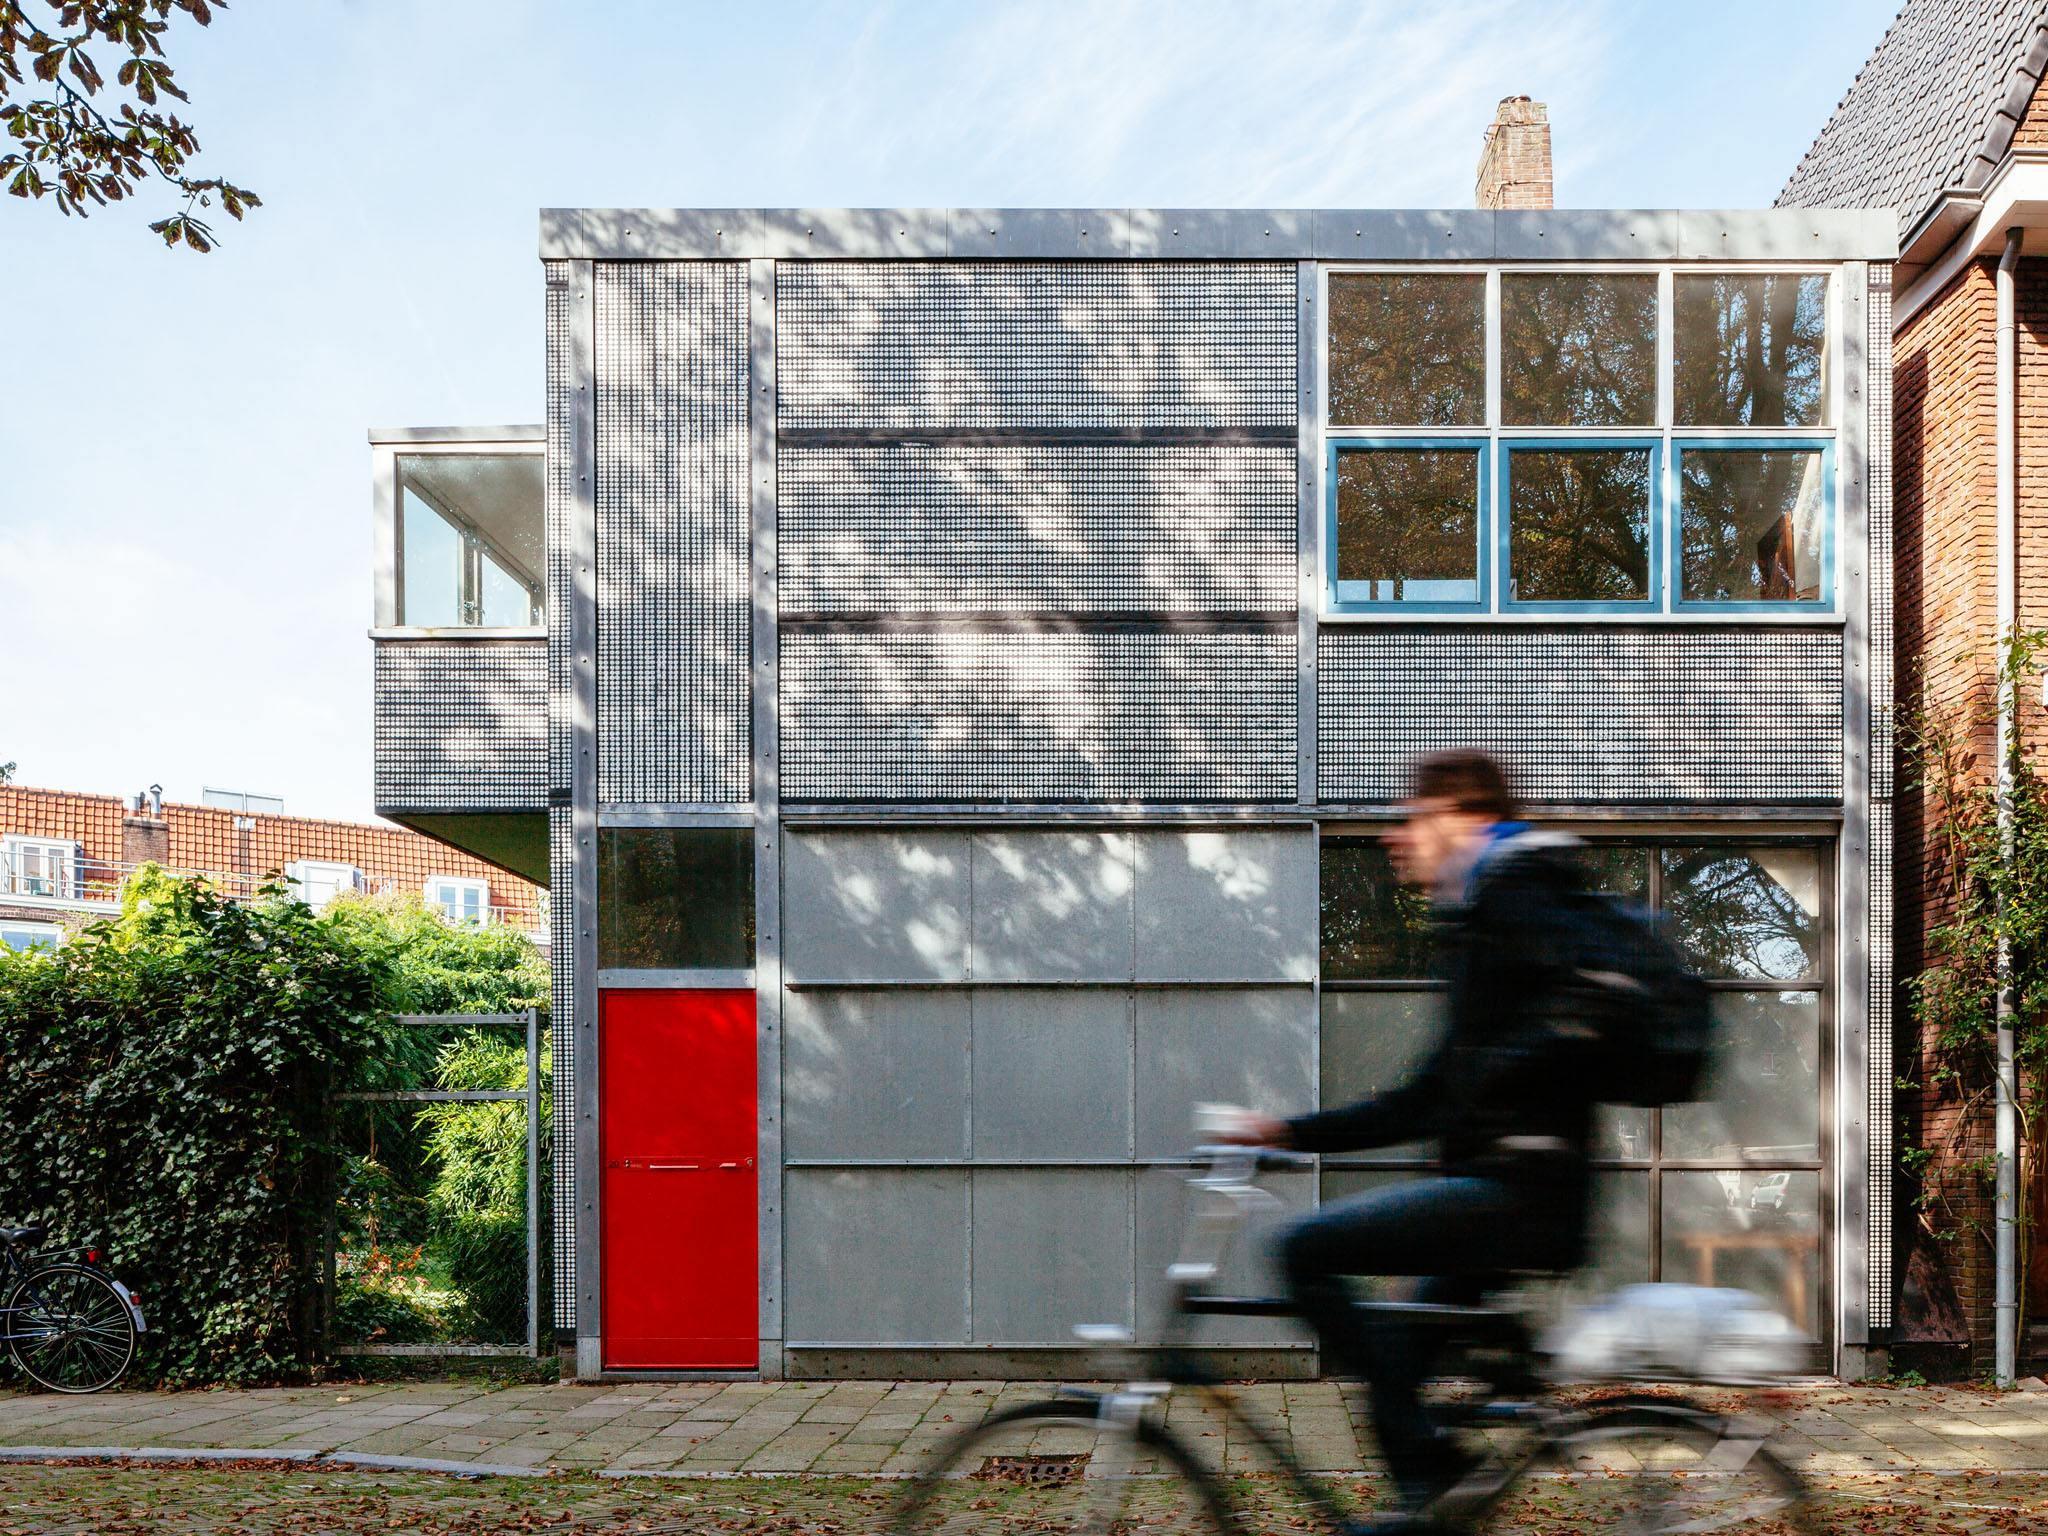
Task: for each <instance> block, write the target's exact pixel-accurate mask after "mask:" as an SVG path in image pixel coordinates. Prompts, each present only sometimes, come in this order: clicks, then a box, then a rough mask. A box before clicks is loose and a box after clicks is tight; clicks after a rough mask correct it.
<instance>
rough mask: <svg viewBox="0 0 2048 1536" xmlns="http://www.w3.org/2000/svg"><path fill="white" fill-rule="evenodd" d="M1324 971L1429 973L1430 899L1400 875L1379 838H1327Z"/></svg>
mask: <svg viewBox="0 0 2048 1536" xmlns="http://www.w3.org/2000/svg"><path fill="white" fill-rule="evenodd" d="M1322 860H1323V874H1322V908H1323V910H1322V921H1323V937H1322V950H1323V975H1324V976H1326V977H1330V978H1333V979H1340V980H1345V981H1377V980H1415V979H1420V978H1424V977H1427V976H1429V975H1430V974H1431V973H1430V963H1429V945H1430V932H1429V900H1428V898H1427V896H1425V895H1424V893H1423V892H1422V891H1421V890H1420V889H1419V888H1417V887H1415V886H1411V885H1403V884H1401V882H1400V881H1399V880H1397V879H1395V878H1394V866H1393V861H1392V860H1391V859H1389V858H1388V857H1387V851H1386V849H1385V848H1383V847H1381V846H1380V844H1379V841H1378V839H1377V838H1367V837H1356V838H1353V837H1346V838H1326V839H1324V841H1323V852H1322Z"/></svg>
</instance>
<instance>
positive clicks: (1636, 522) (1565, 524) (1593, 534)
mask: <svg viewBox="0 0 2048 1536" xmlns="http://www.w3.org/2000/svg"><path fill="white" fill-rule="evenodd" d="M1508 518H1509V535H1508V574H1509V579H1510V582H1511V584H1512V591H1513V594H1514V596H1515V598H1516V599H1517V600H1518V601H1520V602H1525V603H1529V602H1549V603H1560V602H1561V603H1583V602H1639V601H1641V600H1642V599H1644V598H1646V597H1648V596H1649V595H1650V452H1649V450H1648V449H1636V448H1629V449H1599V450H1576V449H1575V450H1571V451H1564V450H1558V451H1533V450H1530V449H1517V450H1515V451H1514V452H1513V453H1511V454H1510V456H1509V466H1508Z"/></svg>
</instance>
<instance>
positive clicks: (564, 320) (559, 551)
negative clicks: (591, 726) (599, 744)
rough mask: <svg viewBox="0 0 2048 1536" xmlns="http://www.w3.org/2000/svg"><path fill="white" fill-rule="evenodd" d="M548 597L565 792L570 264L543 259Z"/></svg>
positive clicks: (557, 770) (552, 710) (551, 706)
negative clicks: (546, 417) (546, 345)
mask: <svg viewBox="0 0 2048 1536" xmlns="http://www.w3.org/2000/svg"><path fill="white" fill-rule="evenodd" d="M546 271H547V311H548V317H547V324H548V357H547V376H548V379H547V391H548V420H547V434H548V438H547V478H546V481H545V497H546V502H545V505H546V509H547V510H546V537H547V581H548V586H547V598H548V788H549V789H550V790H560V791H561V792H562V793H563V794H567V793H568V792H569V763H570V753H571V750H572V749H571V747H570V744H569V736H570V731H569V724H570V711H571V709H572V704H571V696H572V693H573V691H574V690H573V685H572V683H571V682H570V673H571V668H570V662H569V654H570V639H569V602H570V596H571V593H572V592H573V590H574V582H573V580H572V578H571V575H570V571H571V564H572V560H573V556H572V555H571V553H570V542H571V541H570V535H569V523H570V508H571V506H572V505H573V487H572V482H571V479H570V476H571V475H572V474H573V473H574V469H573V468H572V462H573V454H572V452H571V450H570V446H569V433H570V430H571V419H572V400H573V397H574V395H575V384H574V383H573V381H572V379H571V375H572V373H573V372H574V370H573V368H572V366H571V361H570V356H569V351H570V348H569V307H570V298H569V279H570V273H569V264H568V263H567V262H565V261H551V262H548V263H547V267H546Z"/></svg>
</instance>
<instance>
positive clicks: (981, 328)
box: [776, 261, 1295, 431]
mask: <svg viewBox="0 0 2048 1536" xmlns="http://www.w3.org/2000/svg"><path fill="white" fill-rule="evenodd" d="M776 326H777V343H778V366H779V382H780V386H781V388H780V394H779V402H780V405H779V420H780V424H781V427H782V429H783V430H784V431H788V430H790V429H798V430H801V429H806V428H893V429H907V430H915V429H918V428H924V427H969V428H991V427H1055V428H1061V429H1074V428H1149V427H1251V426H1291V425H1292V424H1293V421H1294V360H1295V359H1294V267H1293V265H1292V264H1291V263H1278V262H1276V263H1270V264H1262V263H1237V262H1202V263H1168V262H1157V263H1140V262H1030V263H1022V262H1020V263H984V262H974V263H966V262H875V261H860V262H802V261H794V262H782V263H780V264H778V266H777V268H776Z"/></svg>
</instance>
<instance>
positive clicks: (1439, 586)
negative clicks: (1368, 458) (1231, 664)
mask: <svg viewBox="0 0 2048 1536" xmlns="http://www.w3.org/2000/svg"><path fill="white" fill-rule="evenodd" d="M1365 454H1386V455H1390V456H1391V455H1399V454H1407V455H1422V454H1455V455H1460V456H1465V455H1469V456H1470V458H1471V459H1472V503H1471V506H1472V514H1471V516H1472V532H1471V553H1472V566H1471V570H1472V575H1471V577H1470V579H1469V580H1468V579H1467V578H1465V577H1463V576H1458V577H1438V578H1415V577H1410V576H1408V575H1406V574H1405V572H1400V571H1390V572H1389V573H1388V577H1387V578H1385V579H1365V580H1359V579H1355V578H1354V579H1350V580H1347V579H1345V576H1344V572H1345V564H1346V562H1345V558H1344V545H1343V544H1342V543H1341V542H1340V540H1341V538H1342V534H1343V524H1342V516H1341V507H1340V501H1341V498H1342V496H1343V493H1344V488H1345V487H1344V476H1343V472H1342V465H1343V459H1344V457H1345V456H1346V455H1365ZM1324 471H1325V472H1324V476H1323V483H1324V501H1323V549H1324V583H1323V585H1324V602H1325V604H1326V606H1327V608H1328V610H1329V611H1330V612H1332V613H1409V614H1420V613H1483V612H1485V611H1486V609H1487V607H1488V600H1489V598H1490V596H1491V593H1492V583H1493V571H1492V561H1491V551H1492V539H1491V538H1490V537H1489V534H1488V528H1489V525H1490V522H1491V517H1492V510H1493V509H1492V499H1493V497H1492V488H1493V448H1492V443H1491V441H1490V439H1488V438H1486V437H1434V436H1430V437H1423V436H1414V437H1386V436H1374V437H1332V438H1330V439H1328V440H1327V443H1326V447H1325V464H1324ZM1397 563H1398V562H1397ZM1408 587H1421V588H1422V589H1423V591H1422V593H1421V594H1418V595H1416V596H1412V597H1410V596H1402V595H1400V593H1401V591H1402V589H1404V588H1408ZM1455 588H1469V590H1470V592H1471V596H1470V597H1462V596H1456V595H1453V593H1452V590H1451V589H1455Z"/></svg>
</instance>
